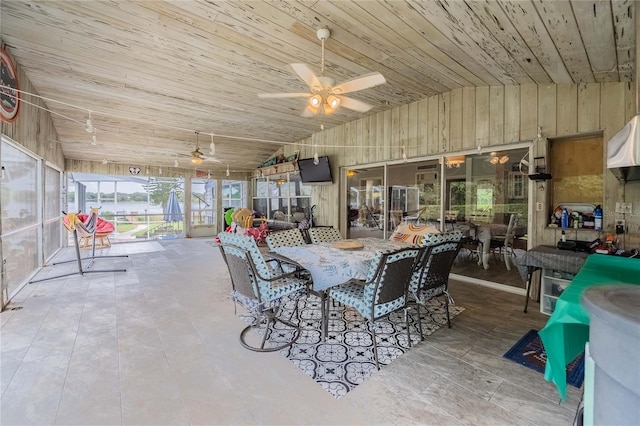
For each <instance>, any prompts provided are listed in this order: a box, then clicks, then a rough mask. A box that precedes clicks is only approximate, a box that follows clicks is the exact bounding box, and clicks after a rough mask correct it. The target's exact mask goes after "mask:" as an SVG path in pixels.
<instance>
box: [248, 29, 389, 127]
mask: <svg viewBox="0 0 640 426" xmlns="http://www.w3.org/2000/svg"><path fill="white" fill-rule="evenodd" d="M330 34H331V32H330V31H329V30H328V29H327V28H321V29H319V30H318V32H317V35H318V38H319V39H320V41H321V42H322V61H321V70H320V76H316V74H315V73H314V72H313V71H312V70H311V68H310V67H309V66H308V65H307V64H289V66H290V67H291V68H292V69H293V71H294V72H295V73H296V74H297V75H298V77H299V78H300V79H301V80H302V81H304V82H305V83H306V84H307V85H308V86H309V93H260V94H259V95H258V97H260V98H299V97H300V98H309V99H308V102H307V107H306V108H305V110H304V111H303V112H302V115H303V116H305V117H311V116H313V115H315V114H317V113H319V112H321V113H324V114H325V115H329V114H333V113H334V112H335V111H336V110H337V109H338V108H339V107H344V108H348V109H351V110H354V111H358V112H367V111H369V110H370V109H371V108H373V105H369V104H368V103H365V102H362V101H359V100H357V99H353V98H349V97H347V96H344V94H345V93H350V92H356V91H358V90H364V89H368V88H370V87H374V86H378V85H380V84H384V83H386V82H387V81H386V80H385V79H384V76H383V75H382V74H380V73H379V72H372V73H369V74H365V75H363V76H360V77H356V78H354V79H352V80H347V81H345V82H344V83H341V84H338V85H336V84H335V81H334V80H333V79H332V78H331V77H326V76H325V75H324V42H325V40H327V39H328V38H329V36H330Z"/></svg>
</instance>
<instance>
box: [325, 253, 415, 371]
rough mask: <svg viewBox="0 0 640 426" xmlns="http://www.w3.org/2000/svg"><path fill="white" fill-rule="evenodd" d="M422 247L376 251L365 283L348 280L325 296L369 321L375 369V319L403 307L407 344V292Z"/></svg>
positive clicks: (376, 360)
mask: <svg viewBox="0 0 640 426" xmlns="http://www.w3.org/2000/svg"><path fill="white" fill-rule="evenodd" d="M423 251H424V248H421V247H407V248H402V249H399V250H394V251H389V252H385V253H382V252H376V255H375V257H374V259H373V261H372V267H371V269H370V270H369V273H368V275H367V279H366V281H365V282H362V281H360V280H350V281H348V282H346V283H345V284H342V285H339V286H336V287H332V288H331V289H330V290H329V297H330V298H331V299H332V300H336V301H338V302H340V303H342V304H344V305H347V306H352V307H353V308H355V309H356V310H357V311H358V312H359V313H360V315H362V316H363V317H364V318H365V319H366V320H367V321H368V322H370V323H371V332H372V334H373V355H374V358H375V362H376V368H377V369H378V370H379V369H380V361H379V358H378V344H377V342H376V321H377V320H379V319H381V318H384V317H387V316H388V315H390V314H392V313H393V312H396V311H398V310H401V309H404V316H405V323H406V327H407V341H408V342H409V346H411V332H410V330H409V316H408V313H407V310H406V307H407V292H408V289H409V281H410V279H411V274H412V271H413V270H414V267H415V264H416V262H417V261H418V260H419V259H420V257H421V255H422V252H423Z"/></svg>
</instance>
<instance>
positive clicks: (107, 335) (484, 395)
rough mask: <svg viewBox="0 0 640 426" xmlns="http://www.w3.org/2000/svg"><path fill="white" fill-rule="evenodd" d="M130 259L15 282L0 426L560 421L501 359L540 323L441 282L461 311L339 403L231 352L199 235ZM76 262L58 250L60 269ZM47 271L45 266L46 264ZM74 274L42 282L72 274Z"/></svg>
mask: <svg viewBox="0 0 640 426" xmlns="http://www.w3.org/2000/svg"><path fill="white" fill-rule="evenodd" d="M109 250H112V253H113V252H116V251H117V252H118V254H122V253H126V252H129V253H131V254H130V256H129V257H128V258H113V259H97V260H96V262H95V265H94V266H93V268H95V269H97V268H100V269H110V268H114V267H125V268H127V272H124V273H122V272H119V273H96V274H85V275H83V276H79V275H75V276H70V277H67V278H60V279H56V280H51V281H43V282H40V283H34V284H29V285H27V286H26V287H25V288H24V289H23V290H22V291H21V292H20V293H19V294H18V296H17V297H16V298H15V299H14V301H13V302H12V304H11V306H13V307H20V308H21V309H17V310H8V311H5V312H3V313H1V314H0V321H1V325H2V333H1V353H0V356H1V359H0V360H1V382H0V391H1V392H2V397H1V401H0V403H1V406H0V410H1V411H0V423H1V424H2V425H18V424H38V425H49V424H56V425H66V424H78V425H80V424H82V425H89V424H91V425H119V424H124V425H138V424H141V425H144V424H146V425H181V424H185V425H187V424H204V425H226V424H228V425H244V424H247V425H253V424H274V425H293V424H295V425H301V424H302V425H304V424H318V425H333V424H337V425H342V424H366V425H377V424H390V425H404V424H427V425H429V424H438V425H450V424H451V425H459V424H474V425H477V424H487V425H489V424H491V425H500V424H505V425H506V424H538V425H551V424H557V425H568V424H571V422H572V420H573V417H574V413H575V409H576V406H577V404H578V401H579V398H580V394H581V390H578V389H575V388H572V387H569V398H568V401H567V402H564V403H562V404H560V403H558V399H557V394H556V392H555V388H554V387H553V386H552V385H551V384H550V383H548V382H546V381H545V380H544V379H543V377H542V375H541V374H539V373H536V372H534V371H532V370H529V369H527V368H525V367H521V366H519V365H517V364H515V363H513V362H511V361H508V360H506V359H504V358H502V354H503V353H504V352H506V351H507V349H508V348H509V347H511V345H513V344H514V343H515V342H516V341H517V340H518V339H519V338H520V337H521V336H522V335H523V334H524V333H525V332H526V331H528V330H529V329H530V328H541V327H542V326H543V325H544V324H545V322H546V320H547V317H545V316H542V315H541V314H539V313H538V312H537V311H536V308H537V306H535V304H534V306H532V307H531V309H530V311H529V313H528V314H524V313H522V303H523V300H522V297H521V296H516V295H513V294H509V293H505V292H500V291H497V290H492V289H488V288H485V287H480V286H476V285H472V284H464V283H458V282H452V283H451V290H452V293H453V296H454V298H455V300H456V303H457V304H459V305H460V306H464V307H465V308H466V310H465V311H464V312H463V313H462V314H460V315H458V316H457V317H455V318H454V320H453V328H452V329H447V328H446V327H444V328H441V329H440V330H438V331H436V332H435V333H434V334H432V335H431V336H429V337H428V338H427V339H426V340H425V341H424V342H423V343H421V344H420V345H418V346H415V347H414V348H413V349H412V350H411V351H409V352H408V353H407V354H405V355H403V356H402V357H400V358H399V359H397V360H395V361H394V362H393V363H392V364H390V365H389V366H387V367H385V368H384V369H383V370H381V371H380V372H379V373H378V374H376V375H375V376H374V377H373V378H371V379H370V380H368V381H366V382H365V383H363V384H361V385H360V386H358V387H357V388H356V389H355V390H353V391H352V392H350V393H349V394H348V395H347V396H345V397H343V398H342V399H340V400H336V399H334V397H333V396H331V395H330V394H329V393H327V392H326V391H324V390H323V389H322V388H321V387H320V386H319V385H317V384H316V383H315V382H314V381H313V380H312V379H310V378H308V377H307V376H305V375H304V374H303V373H302V372H301V371H300V370H299V369H298V368H296V367H295V366H294V365H292V364H291V363H290V361H288V360H287V359H286V358H285V357H284V356H282V355H280V354H279V353H271V354H259V353H254V352H250V351H248V350H245V349H243V348H242V347H241V346H240V344H239V343H238V334H239V332H240V330H241V329H242V327H244V325H243V322H242V320H241V319H240V318H238V317H235V316H234V314H233V304H232V302H231V299H230V297H229V288H230V283H229V278H228V275H227V272H226V269H225V267H224V263H223V262H222V260H221V258H220V255H219V253H218V250H217V249H216V248H214V247H213V245H212V242H211V239H183V240H167V241H162V242H153V243H126V244H119V245H114V247H113V248H112V249H105V250H103V251H102V253H104V254H107V253H109ZM72 257H73V251H72V250H70V249H65V250H64V251H63V252H62V253H61V254H60V255H59V256H58V259H61V258H67V259H70V258H72ZM58 259H57V260H58ZM73 267H74V264H66V265H55V266H51V267H47V268H45V270H44V271H43V272H42V274H43V275H41V276H44V274H51V275H57V274H59V273H61V272H63V271H73Z"/></svg>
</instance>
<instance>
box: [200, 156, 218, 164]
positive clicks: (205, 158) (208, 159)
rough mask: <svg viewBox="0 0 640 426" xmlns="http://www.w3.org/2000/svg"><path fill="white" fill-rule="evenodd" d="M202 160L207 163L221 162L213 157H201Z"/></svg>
mask: <svg viewBox="0 0 640 426" xmlns="http://www.w3.org/2000/svg"><path fill="white" fill-rule="evenodd" d="M203 160H204V161H207V162H209V163H222V160H218V159H217V158H215V157H203Z"/></svg>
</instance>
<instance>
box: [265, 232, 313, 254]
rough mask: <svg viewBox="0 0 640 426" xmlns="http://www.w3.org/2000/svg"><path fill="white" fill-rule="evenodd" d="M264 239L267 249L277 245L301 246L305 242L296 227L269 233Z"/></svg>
mask: <svg viewBox="0 0 640 426" xmlns="http://www.w3.org/2000/svg"><path fill="white" fill-rule="evenodd" d="M266 240H267V246H269V250H273V249H275V248H278V247H295V246H302V245H305V244H306V243H307V242H306V241H305V240H304V236H303V235H302V231H301V230H300V229H297V228H294V229H286V230H284V231H278V232H274V233H271V234H269V235H268V236H267V238H266Z"/></svg>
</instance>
